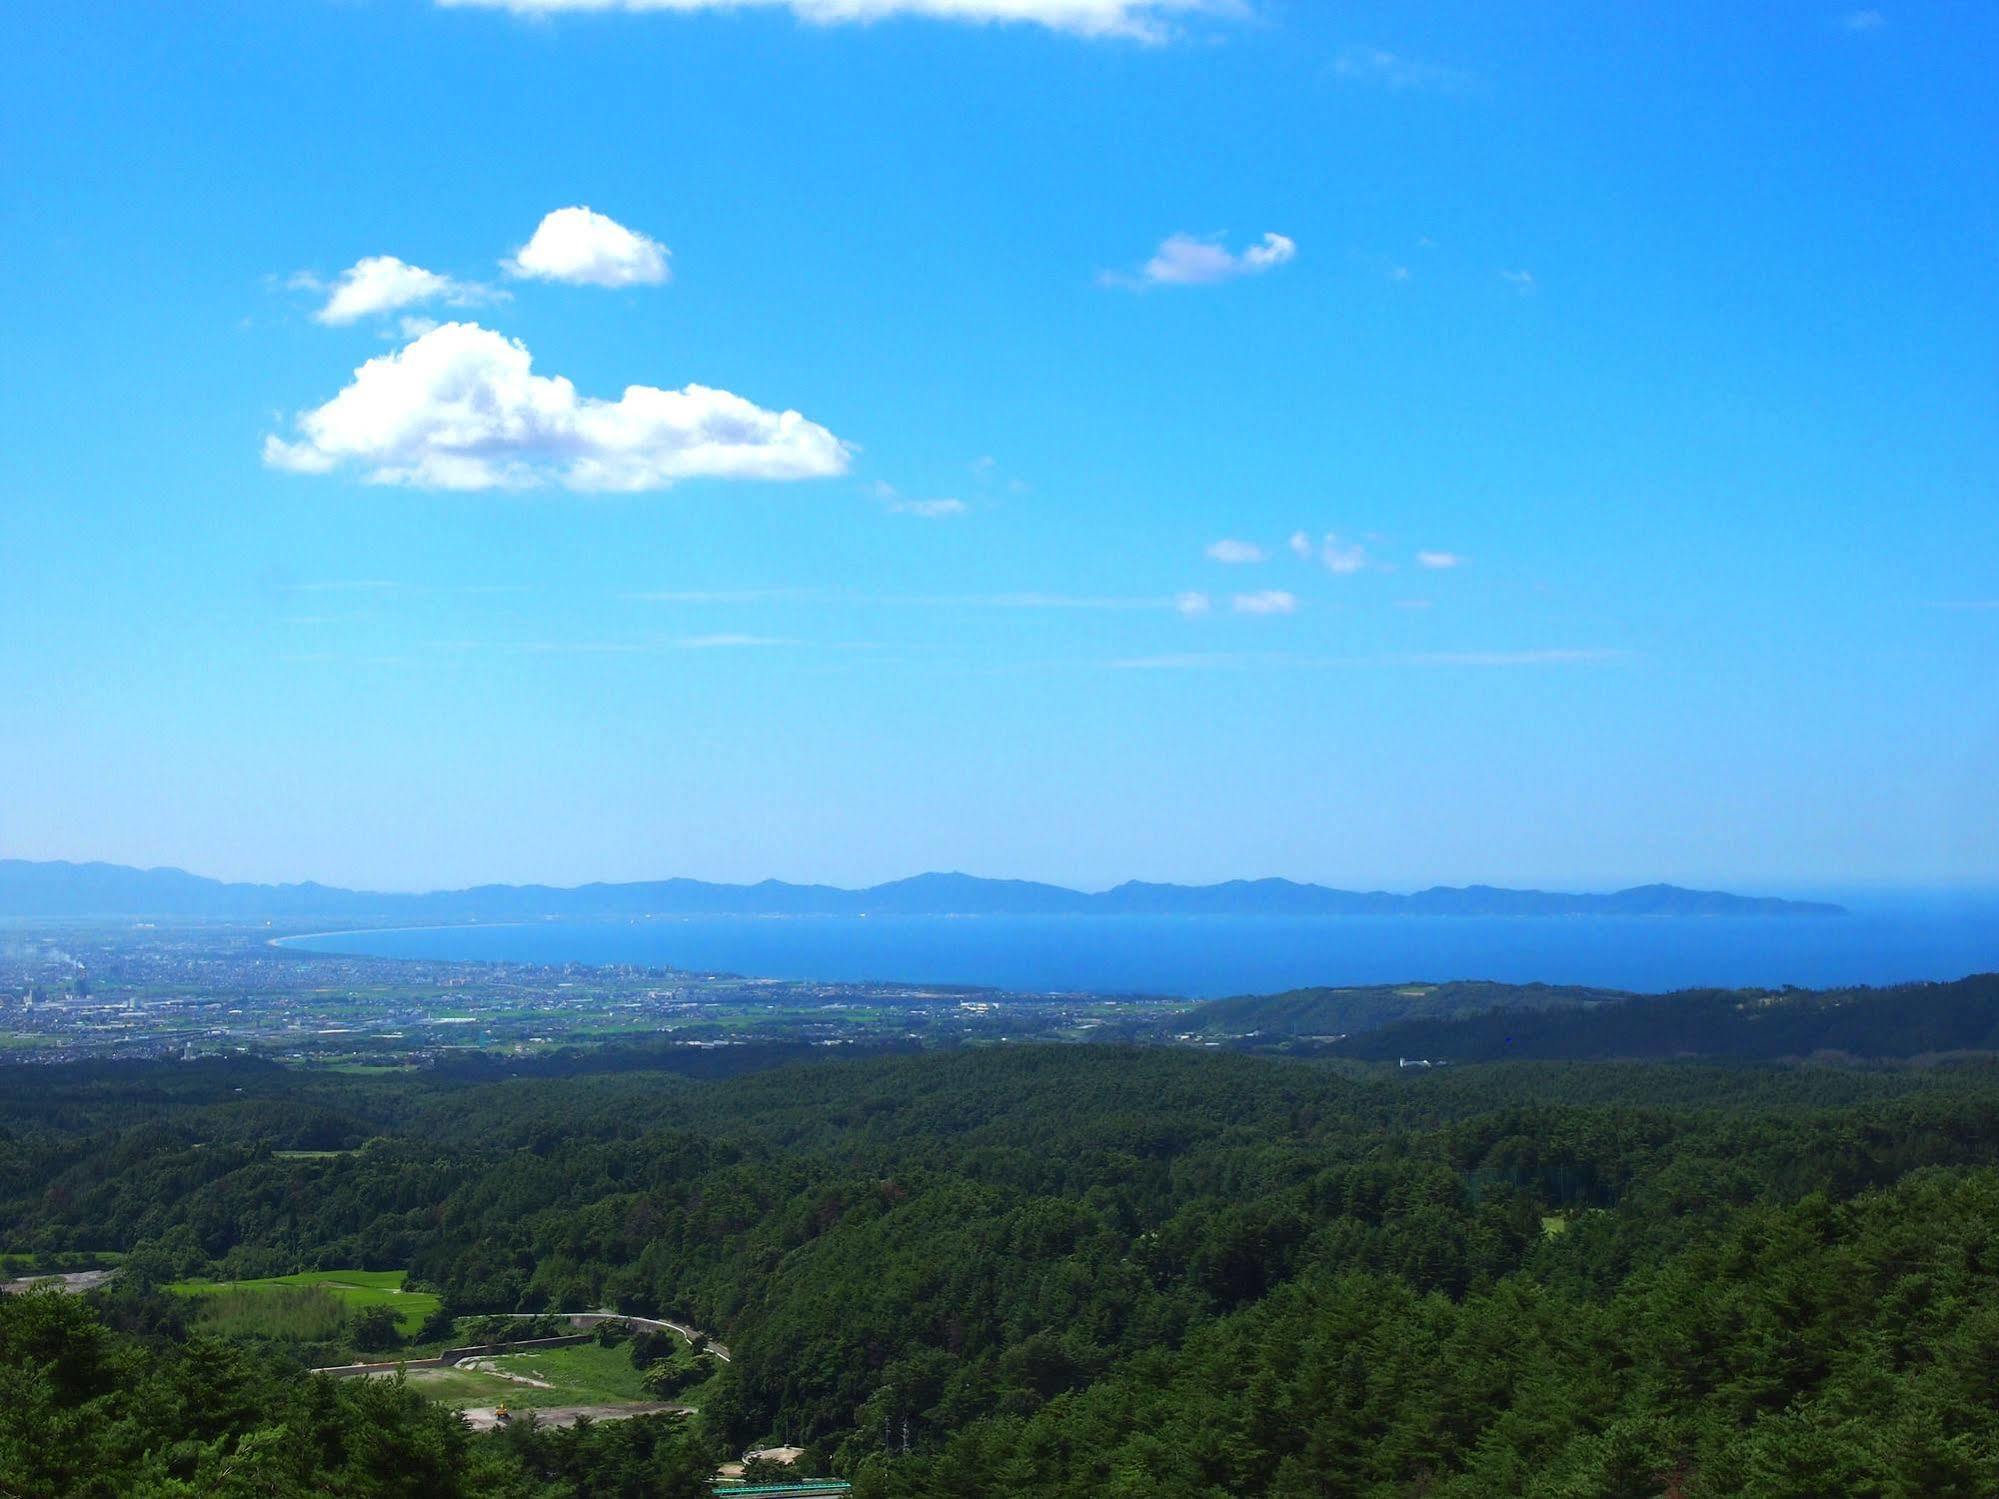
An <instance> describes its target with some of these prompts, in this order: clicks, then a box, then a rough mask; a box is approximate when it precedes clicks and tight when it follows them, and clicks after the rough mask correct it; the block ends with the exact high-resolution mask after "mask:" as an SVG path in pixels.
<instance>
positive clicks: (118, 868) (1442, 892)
mask: <svg viewBox="0 0 1999 1499" xmlns="http://www.w3.org/2000/svg"><path fill="white" fill-rule="evenodd" d="M1841 914H1844V913H1843V908H1842V907H1840V906H1837V905H1832V904H1829V903H1827V902H1822V901H1796V900H1784V899H1779V898H1777V897H1773V896H1748V895H1734V894H1730V893H1728V892H1726V891H1718V890H1688V889H1684V888H1682V887H1680V886H1677V885H1663V884H1653V885H1638V886H1633V887H1631V888H1629V889H1626V890H1616V891H1610V892H1605V893H1596V894H1588V893H1583V894H1578V893H1571V892H1562V891H1546V890H1510V889H1503V888H1501V887H1499V886H1494V885H1463V886H1448V885H1434V886H1431V887H1430V888H1428V889H1425V890H1419V891H1414V892H1411V893H1408V894H1396V893H1393V892H1390V891H1385V890H1371V891H1353V890H1335V889H1332V888H1329V887H1327V886H1324V885H1311V884H1301V883H1299V882H1297V881H1294V880H1286V879H1277V878H1271V879H1262V880H1228V881H1224V882H1222V883H1220V884H1215V885H1176V884H1163V883H1155V882H1149V881H1143V880H1127V881H1125V882H1124V883H1123V884H1120V885H1116V886H1113V887H1112V888H1111V889H1109V890H1104V891H1098V892H1089V891H1082V890H1071V889H1068V888H1067V887H1065V886H1061V885H1050V884H1044V883H1041V882H1038V881H1033V880H992V879H985V878H982V877H980V876H977V875H968V874H963V873H958V872H955V871H953V872H941V873H940V872H931V873H926V874H918V875H911V876H909V877H907V878H904V879H900V880H891V881H888V882H886V883H883V884H879V885H873V886H869V887H867V888H865V889H861V890H846V889H841V888H839V887H837V886H833V885H795V884H791V883H789V882H786V881H783V880H762V881H759V882H758V883H756V884H753V885H728V884H715V883H710V882H708V881H705V880H694V879H688V878H686V877H675V878H672V879H666V880H648V881H632V882H625V883H618V884H611V883H605V882H596V883H592V884H585V885H576V886H565V887H558V886H552V885H477V886H472V887H470V888H467V889H462V890H434V891H426V892H414V893H404V892H387V891H368V890H347V889H342V888H340V887H338V886H333V885H325V884H321V883H319V882H318V881H313V880H307V881H302V882H298V883H286V884H276V885H264V884H254V883H245V882H230V881H223V880H213V879H209V878H207V877H205V876H202V875H196V874H190V873H188V872H187V871H186V870H184V869H177V868H171V867H162V868H155V869H137V868H133V867H132V866H129V865H123V864H109V863H103V862H90V863H72V862H70V861H67V860H49V861H34V860H26V859H0V916H8V917H86V916H116V917H124V916H131V917H147V916H150V917H157V916H168V917H184V918H194V919H211V920H229V919H236V920H268V919H276V918H280V917H283V918H301V919H303V918H313V919H322V918H323V919H355V920H370V919H390V920H402V921H434V922H448V921H501V920H533V919H542V918H548V917H575V918H587V917H619V916H1000V915H1009V916H1028V915H1033V916H1043V915H1078V916H1092V915H1094V916H1116V915H1126V916H1138V915H1144V916H1257V915H1260V916H1716V915H1720V916H1834V915H1841Z"/></svg>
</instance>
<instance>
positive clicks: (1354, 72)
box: [1333, 46, 1473, 94]
mask: <svg viewBox="0 0 1999 1499" xmlns="http://www.w3.org/2000/svg"><path fill="white" fill-rule="evenodd" d="M1333 76H1334V77H1335V78H1337V79H1339V80H1340V81H1341V82H1342V83H1357V84H1369V85H1372V86H1374V87H1376V88H1385V89H1391V90H1394V91H1396V92H1401V91H1405V90H1427V91H1429V92H1432V93H1445V94H1453V93H1458V92H1460V91H1462V90H1464V89H1467V88H1469V87H1471V85H1472V82H1473V78H1472V75H1471V74H1469V73H1467V72H1465V71H1464V70H1463V69H1462V68H1452V67H1446V66H1444V65H1443V64H1442V63H1434V62H1423V61H1420V60H1419V59H1417V58H1413V57H1404V56H1403V55H1402V54H1401V53H1399V52H1391V51H1389V50H1388V49H1387V48H1386V47H1361V46H1355V47H1347V48H1344V49H1343V50H1342V51H1341V52H1340V55H1339V56H1338V57H1336V58H1334V59H1333Z"/></svg>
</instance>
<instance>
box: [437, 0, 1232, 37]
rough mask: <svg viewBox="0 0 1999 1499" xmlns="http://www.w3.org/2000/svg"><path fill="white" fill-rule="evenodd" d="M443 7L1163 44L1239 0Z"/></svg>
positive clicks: (544, 2) (492, 0) (548, 2)
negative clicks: (782, 16)
mask: <svg viewBox="0 0 1999 1499" xmlns="http://www.w3.org/2000/svg"><path fill="white" fill-rule="evenodd" d="M438 4H440V5H446V6H468V7H478V8H482V9H487V10H507V11H512V12H513V13H514V14H516V15H531V16H547V15H555V14H558V13H561V12H565V11H608V10H623V11H679V12H691V11H704V10H719V11H732V10H747V9H750V8H753V7H762V8H767V9H772V10H777V9H784V10H789V11H790V12H791V13H792V14H793V15H794V16H796V17H797V18H798V19H799V20H801V21H806V22H810V23H812V24H814V25H820V26H833V25H839V24H843V23H852V22H865V21H883V20H888V19H890V18H891V17H896V16H923V17H927V18H929V19H931V20H938V21H973V22H994V21H1013V22H1022V23H1027V24H1032V25H1036V26H1045V27H1047V28H1048V29H1049V30H1051V31H1064V32H1069V33H1071V34H1072V35H1076V36H1090V37H1128V38H1132V39H1135V40H1138V41H1149V42H1156V41H1164V40H1165V39H1166V38H1167V37H1169V36H1170V35H1172V31H1173V26H1172V23H1173V20H1174V18H1175V17H1179V16H1192V15H1196V14H1202V13H1207V14H1213V15H1230V14H1239V13H1241V12H1242V10H1243V9H1244V5H1243V0H438Z"/></svg>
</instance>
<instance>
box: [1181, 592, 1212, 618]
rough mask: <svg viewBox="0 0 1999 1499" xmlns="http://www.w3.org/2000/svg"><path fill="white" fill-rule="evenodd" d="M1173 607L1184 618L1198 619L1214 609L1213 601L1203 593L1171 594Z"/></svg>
mask: <svg viewBox="0 0 1999 1499" xmlns="http://www.w3.org/2000/svg"><path fill="white" fill-rule="evenodd" d="M1173 607H1174V609H1175V610H1176V611H1178V613H1179V614H1180V615H1181V617H1182V618H1184V619H1199V618H1200V617H1201V616H1202V615H1204V614H1208V613H1211V612H1212V611H1213V610H1214V607H1215V601H1214V600H1213V599H1211V598H1209V597H1208V596H1207V595H1206V594H1205V593H1194V592H1189V593H1177V594H1175V595H1174V596H1173Z"/></svg>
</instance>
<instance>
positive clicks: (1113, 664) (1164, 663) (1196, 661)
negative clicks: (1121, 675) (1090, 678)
mask: <svg viewBox="0 0 1999 1499" xmlns="http://www.w3.org/2000/svg"><path fill="white" fill-rule="evenodd" d="M1252 659H1254V658H1253V657H1252V656H1248V655H1243V654H1240V653H1237V652H1232V651H1183V652H1180V653H1178V654H1174V655H1166V656H1126V657H1123V658H1122V659H1120V660H1116V661H1106V662H1104V663H1103V665H1105V666H1106V667H1108V668H1109V669H1110V670H1112V671H1203V670H1213V669H1214V668H1217V667H1227V666H1240V665H1242V664H1244V663H1245V662H1247V661H1250V660H1252Z"/></svg>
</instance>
